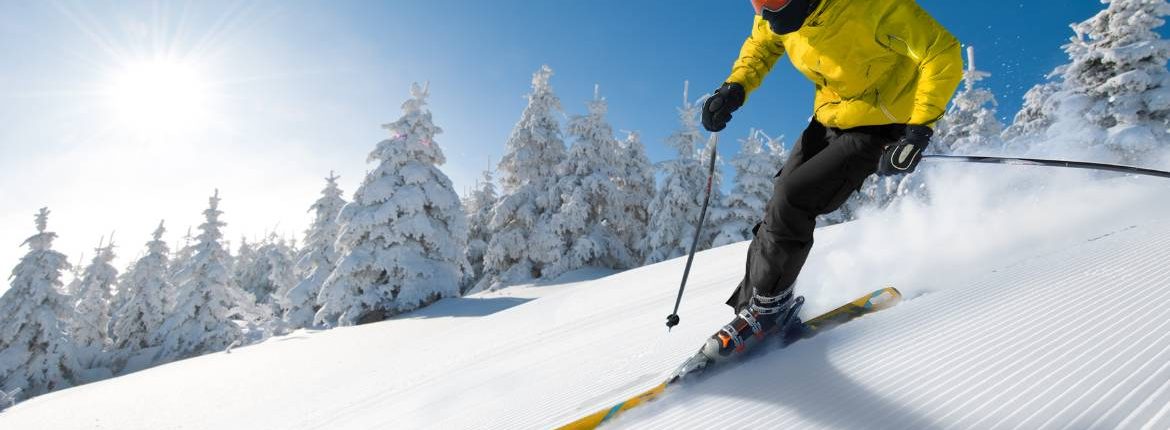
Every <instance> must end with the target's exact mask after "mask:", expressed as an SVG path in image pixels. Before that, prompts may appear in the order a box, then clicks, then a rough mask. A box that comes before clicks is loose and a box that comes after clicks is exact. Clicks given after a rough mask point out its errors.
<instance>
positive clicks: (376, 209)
mask: <svg viewBox="0 0 1170 430" xmlns="http://www.w3.org/2000/svg"><path fill="white" fill-rule="evenodd" d="M411 95H412V98H411V99H409V100H407V101H406V102H405V103H403V104H402V114H403V115H402V117H401V118H399V119H398V121H395V122H393V123H390V124H386V125H384V126H383V127H384V128H386V129H387V130H390V132H391V133H392V136H393V137H391V138H390V139H387V140H383V141H382V142H381V143H379V144H378V146H377V148H375V149H374V151H373V152H372V153H371V154H370V157H369V160H370V161H378V162H379V165H378V167H377V168H375V169H374V170H373V171H372V172H370V173H369V175H367V176H366V179H365V181H364V182H363V183H362V185H361V187H359V188H358V190H357V192H355V193H354V201H353V202H351V203H349V204H347V205H345V208H343V209H342V210H341V214H340V216H339V220H340V221H341V224H342V227H341V232H340V236H339V237H338V239H337V246H338V252H339V253H340V254H341V260H340V261H339V263H338V265H337V269H336V270H334V271H333V274H332V275H330V276H329V279H327V280H326V281H325V286H324V288H323V289H322V293H321V295H320V296H319V297H318V302H319V304H320V305H321V309H320V310H319V311H318V312H317V316H316V321H317V322H319V323H321V322H325V323H333V322H336V323H337V324H339V325H350V324H358V323H362V322H368V321H378V320H381V319H384V318H386V317H388V316H391V315H394V314H398V313H401V312H406V311H410V310H412V309H416V308H418V307H421V306H426V305H428V304H430V303H432V302H434V301H436V300H438V299H441V298H444V297H451V296H456V295H458V294H459V291H460V285H462V284H463V282H465V281H466V278H467V275H468V274H469V270H470V267H469V265H468V264H467V258H466V256H465V253H466V251H467V218H466V217H465V216H464V214H463V208H462V207H461V206H460V202H459V196H458V195H457V194H456V193H455V190H454V189H453V188H452V186H451V180H450V179H448V178H447V175H445V174H443V172H441V171H440V170H439V168H438V167H437V166H439V165H442V164H443V163H444V162H446V159H445V157H444V156H443V151H442V150H441V149H440V148H439V145H438V143H437V142H435V141H434V136H435V135H436V134H439V133H441V132H442V129H440V128H439V127H437V126H435V125H434V123H432V121H431V112H430V111H429V110H427V109H426V97H427V96H428V95H429V94H428V91H427V89H426V88H424V87H420V86H419V85H418V84H414V85H413V86H412V87H411Z"/></svg>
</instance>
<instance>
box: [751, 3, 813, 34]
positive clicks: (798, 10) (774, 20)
mask: <svg viewBox="0 0 1170 430" xmlns="http://www.w3.org/2000/svg"><path fill="white" fill-rule="evenodd" d="M752 6H753V7H755V8H756V14H757V15H760V16H762V17H763V18H764V19H766V20H768V24H769V25H770V26H771V27H772V31H773V32H775V33H776V34H788V33H792V32H794V31H796V30H800V27H801V26H803V25H804V20H805V19H806V18H808V15H809V12H811V9H812V8H810V7H809V0H752Z"/></svg>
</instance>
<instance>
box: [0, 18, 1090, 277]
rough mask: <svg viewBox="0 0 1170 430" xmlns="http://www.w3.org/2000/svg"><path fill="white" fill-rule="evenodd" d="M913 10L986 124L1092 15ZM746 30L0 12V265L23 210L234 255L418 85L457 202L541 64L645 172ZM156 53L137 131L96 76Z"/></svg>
mask: <svg viewBox="0 0 1170 430" xmlns="http://www.w3.org/2000/svg"><path fill="white" fill-rule="evenodd" d="M838 1H840V0H838ZM919 3H920V4H921V5H922V6H923V7H924V8H925V9H927V10H928V11H930V12H931V13H932V14H933V15H934V16H935V17H936V19H938V20H939V21H940V22H941V23H942V24H943V25H944V26H946V27H948V28H949V29H950V30H951V31H952V33H954V34H955V35H956V36H957V37H958V38H959V39H960V41H962V42H963V43H964V44H965V45H974V46H975V47H976V49H977V54H978V55H977V59H978V65H979V68H980V69H982V70H985V71H988V72H990V73H991V74H992V76H991V78H989V79H987V80H986V81H984V83H985V85H986V86H987V87H988V88H990V89H991V90H992V91H994V92H995V93H996V95H997V96H998V98H999V101H1000V114H1001V116H1002V117H1004V118H1005V119H1010V117H1011V115H1013V114H1014V113H1015V111H1016V110H1017V109H1018V107H1019V105H1020V98H1021V96H1022V95H1023V93H1024V92H1025V91H1026V90H1027V89H1028V88H1029V87H1031V86H1032V85H1033V84H1035V83H1037V82H1039V81H1040V80H1041V79H1042V77H1043V76H1044V75H1045V74H1046V73H1048V72H1049V71H1051V70H1052V69H1053V68H1054V67H1056V66H1057V65H1059V64H1061V63H1063V62H1064V60H1065V56H1064V53H1063V52H1062V51H1061V50H1060V46H1061V45H1062V44H1063V43H1064V42H1065V41H1066V40H1067V39H1068V38H1069V37H1070V36H1071V34H1072V32H1071V30H1069V28H1068V25H1069V23H1072V22H1075V21H1081V20H1084V19H1086V18H1088V17H1090V16H1092V15H1093V14H1094V13H1096V12H1097V11H1098V10H1100V9H1101V8H1102V5H1101V4H1099V3H1098V2H1096V1H1090V0H1035V1H1010V2H1009V1H995V0H992V1H982V2H957V1H946V0H920V1H919ZM668 4H669V7H668V6H667V5H668ZM751 14H752V10H751V7H750V4H749V2H748V1H746V0H743V1H739V0H736V1H680V2H662V1H628V0H627V1H618V0H591V1H582V2H567V1H546V2H537V1H518V0H494V1H467V0H464V1H447V2H436V1H405V0H400V1H390V2H357V1H335V2H325V1H316V2H310V1H279V2H278V1H248V2H223V1H188V2H135V1H118V2H65V1H55V2H16V1H5V2H0V52H4V53H5V55H4V58H5V61H4V63H5V66H4V67H0V117H3V118H5V119H6V120H7V121H5V125H4V126H3V127H0V269H3V268H5V267H10V266H11V265H12V264H14V263H15V262H16V258H18V257H19V255H21V254H22V253H23V250H22V249H20V248H18V245H19V244H20V242H21V241H22V240H23V239H24V238H25V237H27V236H28V235H30V234H31V233H32V223H31V221H32V215H33V213H34V212H35V211H36V209H37V208H39V207H42V206H49V207H50V208H51V209H53V210H54V215H53V217H52V218H51V220H50V226H51V228H52V229H53V230H55V231H57V232H58V233H59V234H60V235H61V239H60V240H59V242H58V245H59V248H60V249H62V250H64V251H66V252H67V253H69V254H71V255H72V256H74V258H76V256H77V255H78V254H79V253H80V252H81V251H83V250H86V249H87V248H92V246H93V245H96V243H97V242H98V239H99V237H101V236H102V235H107V234H109V233H110V232H114V231H116V232H117V233H116V234H117V238H118V242H119V243H120V244H121V250H120V254H122V255H123V257H127V256H128V257H133V256H134V255H136V254H137V253H138V252H140V251H139V250H140V249H141V244H142V243H143V242H145V241H146V240H147V239H148V236H149V232H150V231H151V230H152V229H153V227H154V226H155V225H156V224H157V222H158V220H159V219H163V218H165V219H167V220H168V224H169V225H170V228H171V232H172V234H171V235H169V236H168V237H169V238H171V239H172V240H174V239H175V238H176V236H178V233H179V232H181V231H183V230H185V229H186V228H187V227H188V226H191V225H197V224H198V222H199V221H200V211H201V210H202V209H203V208H204V207H205V205H206V197H207V196H208V195H209V194H210V193H211V192H212V190H213V189H215V188H217V187H218V188H219V189H220V190H221V193H222V195H223V197H224V203H223V209H224V210H225V212H226V214H225V216H224V218H225V219H226V220H227V222H228V223H229V230H228V235H229V237H231V238H233V240H235V239H236V238H238V237H240V236H241V235H247V236H248V237H250V238H257V237H259V236H261V235H263V234H264V233H265V232H269V231H274V232H278V233H280V234H286V235H293V234H299V232H300V231H301V230H302V229H303V228H304V226H305V225H306V224H307V221H308V219H309V218H308V214H307V213H305V209H307V207H308V206H309V204H311V203H312V201H313V200H314V199H315V198H316V197H317V195H318V191H319V189H320V188H321V187H322V185H323V181H322V180H321V178H323V177H324V176H326V175H327V174H328V173H329V171H330V170H335V171H337V172H338V173H339V174H340V175H341V176H342V180H341V183H342V186H343V188H344V190H345V191H346V192H347V193H350V192H352V191H353V190H354V189H355V188H356V187H357V185H358V183H359V181H360V180H361V177H362V176H363V175H364V172H365V171H366V170H367V169H368V168H369V166H367V165H366V164H365V163H364V161H365V157H366V154H367V153H368V152H369V151H370V150H371V149H372V148H373V147H374V145H375V144H376V143H377V142H378V141H379V140H381V139H383V138H385V137H386V132H385V131H384V130H382V129H381V128H380V124H383V123H387V122H391V121H393V120H394V119H396V118H397V116H398V114H399V110H398V106H399V105H400V104H401V102H402V101H403V100H404V99H405V97H406V96H407V95H408V87H409V85H410V83H411V82H413V81H430V83H431V90H432V91H431V92H432V97H431V109H432V111H433V112H434V118H435V121H436V122H437V123H438V125H440V126H441V127H443V128H444V129H445V133H444V134H442V135H440V136H439V137H438V139H437V140H438V142H439V143H440V144H441V145H442V146H443V148H444V150H445V152H446V154H447V158H448V163H447V165H446V166H444V170H445V171H446V172H447V174H448V175H449V176H451V177H452V179H453V180H454V181H455V184H456V187H457V188H458V190H459V191H460V192H461V193H462V192H463V191H464V189H465V188H466V187H468V186H470V185H471V184H472V183H473V182H474V180H475V178H477V177H478V175H479V172H480V171H482V170H483V169H484V168H486V167H488V165H489V162H488V160H489V159H491V160H493V161H495V160H498V159H499V156H500V155H501V153H502V151H503V145H504V141H505V139H506V138H507V136H508V133H509V131H510V130H511V128H512V125H513V123H514V122H515V120H516V119H517V118H518V116H519V114H520V112H521V110H522V109H523V107H524V104H525V101H524V99H523V97H522V96H523V95H524V94H525V93H526V92H527V91H528V87H529V81H530V76H531V74H532V72H533V71H534V70H536V69H537V68H538V67H539V66H540V65H541V64H548V65H550V66H552V67H553V68H554V69H555V70H556V75H555V76H554V78H553V85H554V87H555V89H556V90H557V92H558V94H559V95H560V96H561V99H562V101H563V102H564V107H565V110H566V113H567V114H570V115H571V114H577V113H583V112H584V111H585V105H584V102H585V101H586V100H587V99H588V98H589V97H591V95H592V92H593V85H594V84H595V83H596V84H600V85H601V91H602V94H603V95H604V96H605V97H606V98H607V99H608V100H609V102H610V111H609V112H610V120H611V122H612V124H613V125H614V128H615V129H619V130H639V131H641V132H642V136H643V141H644V142H645V143H646V145H647V149H648V152H649V154H650V156H651V158H652V159H654V160H661V159H664V158H666V157H668V156H670V153H669V152H668V150H667V148H666V147H665V145H663V144H662V140H663V138H664V137H665V136H667V135H668V134H669V133H670V132H671V131H672V129H673V128H674V127H675V125H676V123H675V121H676V114H675V108H676V107H677V106H678V105H679V103H680V102H681V99H682V94H681V92H682V86H683V81H684V80H690V81H691V89H692V91H691V97H692V98H695V97H697V96H699V95H701V94H703V93H706V92H709V91H711V90H713V89H714V88H716V87H717V86H718V85H719V84H720V83H721V82H722V80H723V79H724V78H725V77H726V75H727V73H728V71H729V66H730V64H731V62H732V60H734V58H735V56H736V54H737V53H738V50H739V46H740V43H741V42H742V41H743V38H744V37H745V36H746V34H747V31H748V24H749V23H750V20H751V18H752V16H751ZM160 56H161V57H168V58H171V59H177V60H178V61H182V62H183V63H184V64H186V65H188V66H190V67H191V69H192V70H194V72H192V73H193V74H195V75H197V78H196V80H197V82H198V83H199V84H198V85H197V86H198V88H199V90H198V91H199V92H200V94H198V99H199V107H198V109H195V108H192V109H191V110H190V111H182V112H180V114H179V115H171V116H170V117H167V118H165V119H166V122H165V123H161V121H154V122H155V123H154V124H146V123H145V121H142V120H141V119H138V120H136V119H135V118H133V117H131V118H127V117H126V115H125V114H121V115H119V114H117V113H116V112H115V111H117V109H115V108H112V107H111V106H113V105H116V104H117V102H119V101H120V100H123V99H125V94H120V93H119V91H121V90H110V88H111V87H112V86H113V87H116V88H121V87H118V86H117V85H113V84H111V82H124V81H126V80H127V77H126V76H127V72H126V70H127V65H128V64H136V63H140V62H142V61H148V60H150V59H152V58H157V57H160ZM131 76H133V75H131ZM130 80H131V81H133V79H130ZM131 85H133V84H131ZM811 99H812V87H811V85H810V84H809V83H807V82H806V81H805V80H804V79H803V78H802V77H801V76H799V75H798V74H796V73H795V72H794V71H792V69H791V66H790V65H788V63H787V62H786V61H781V62H780V63H779V64H778V66H777V68H776V70H775V71H774V72H773V73H772V75H771V76H770V77H769V79H768V80H767V82H766V83H765V85H764V86H763V87H762V88H761V89H760V91H758V92H757V93H756V94H755V95H754V96H753V97H752V100H751V103H750V104H749V105H748V106H746V107H745V108H744V109H742V110H741V111H740V112H739V113H737V114H736V117H735V120H734V121H733V122H732V124H731V126H730V127H729V129H728V130H727V132H725V133H724V136H725V138H724V139H723V143H722V146H721V152H722V153H723V154H724V155H725V156H730V155H731V154H733V153H734V151H735V150H736V147H737V144H736V143H735V140H736V139H738V138H740V137H742V136H744V135H745V134H746V133H747V130H748V128H749V127H758V128H763V129H764V130H765V131H767V132H768V133H769V134H771V135H773V136H775V135H780V134H783V135H787V136H795V135H797V134H798V133H799V131H800V130H801V128H802V127H803V125H804V124H805V123H806V119H807V118H808V116H809V113H810V104H811ZM144 115H148V116H149V115H150V113H146V114H144ZM151 118H153V117H151ZM160 123H161V124H160ZM789 143H791V141H789ZM86 252H87V254H88V255H92V252H91V251H86ZM4 270H6V269H4Z"/></svg>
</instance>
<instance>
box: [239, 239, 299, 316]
mask: <svg viewBox="0 0 1170 430" xmlns="http://www.w3.org/2000/svg"><path fill="white" fill-rule="evenodd" d="M295 255H296V251H295V250H294V249H293V248H292V246H291V245H290V244H289V243H288V242H286V241H284V240H282V239H281V238H279V237H277V236H276V234H275V233H272V234H269V236H268V239H267V240H266V241H265V242H264V244H263V245H260V247H259V248H257V249H256V257H255V261H254V262H253V263H252V265H253V267H254V268H255V269H254V271H255V273H256V274H257V275H258V279H257V281H259V282H257V283H255V284H253V285H252V287H253V290H252V291H250V292H251V293H252V295H253V296H254V297H255V298H256V303H257V304H260V305H264V306H267V307H269V308H271V309H272V311H273V312H275V311H277V310H278V307H279V305H278V302H279V301H280V300H281V299H280V298H281V297H284V295H285V294H287V293H288V292H289V290H292V289H293V287H295V286H296V285H297V278H296V261H295V260H294V259H293V258H294V256H295Z"/></svg>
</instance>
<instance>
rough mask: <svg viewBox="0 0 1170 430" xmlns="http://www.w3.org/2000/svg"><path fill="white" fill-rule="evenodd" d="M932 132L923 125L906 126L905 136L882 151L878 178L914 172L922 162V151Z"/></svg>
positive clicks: (928, 142) (927, 143)
mask: <svg viewBox="0 0 1170 430" xmlns="http://www.w3.org/2000/svg"><path fill="white" fill-rule="evenodd" d="M933 135H934V130H931V129H930V127H927V126H925V125H908V126H906V134H905V135H903V136H902V138H901V139H898V142H896V143H892V144H889V145H887V146H886V147H885V149H884V150H883V151H882V158H881V161H879V162H878V169H877V174H878V176H890V175H900V174H903V173H911V172H914V169H916V168H918V163H919V162H920V161H922V151H925V150H926V146H927V145H929V144H930V137H931V136H933Z"/></svg>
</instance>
